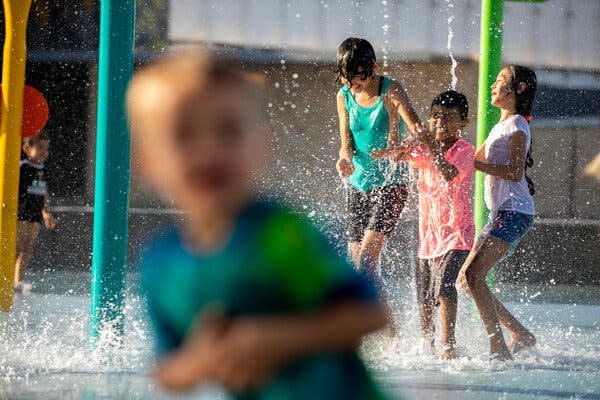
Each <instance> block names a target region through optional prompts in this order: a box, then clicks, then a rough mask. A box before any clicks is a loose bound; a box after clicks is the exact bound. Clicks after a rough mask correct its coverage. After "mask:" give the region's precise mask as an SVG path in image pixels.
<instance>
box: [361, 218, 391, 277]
mask: <svg viewBox="0 0 600 400" xmlns="http://www.w3.org/2000/svg"><path fill="white" fill-rule="evenodd" d="M386 240H387V235H385V234H383V233H379V232H375V231H371V230H366V231H365V236H363V240H362V242H361V247H360V253H359V265H360V268H361V269H362V268H366V272H367V273H368V274H369V275H370V276H372V277H373V278H374V279H376V277H378V276H379V274H378V273H377V262H378V261H379V255H380V254H381V249H382V248H383V245H384V244H385V241H386Z"/></svg>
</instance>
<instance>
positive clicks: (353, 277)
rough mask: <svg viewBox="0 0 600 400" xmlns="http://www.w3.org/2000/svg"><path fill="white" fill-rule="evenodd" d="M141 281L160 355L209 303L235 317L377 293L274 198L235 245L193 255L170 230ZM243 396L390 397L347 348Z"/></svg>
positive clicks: (147, 259)
mask: <svg viewBox="0 0 600 400" xmlns="http://www.w3.org/2000/svg"><path fill="white" fill-rule="evenodd" d="M142 287H143V288H144V290H145V294H146V296H147V302H148V308H149V312H150V315H151V319H152V321H153V325H154V328H155V333H156V339H157V344H158V351H159V352H162V353H164V352H169V351H171V350H173V349H175V348H177V347H178V346H179V345H180V344H181V343H182V341H183V340H184V338H185V336H186V335H187V334H188V333H189V332H190V330H191V329H192V328H194V327H195V326H197V325H195V324H196V323H197V322H198V320H197V317H198V315H199V314H200V313H201V312H206V311H209V310H211V309H212V310H213V311H215V310H219V312H220V313H223V314H225V315H226V316H229V317H236V316H242V315H243V316H252V315H273V314H289V313H306V312H314V311H318V310H320V309H323V308H324V307H327V306H328V305H330V304H333V303H335V302H338V301H342V300H348V299H359V300H373V301H374V300H376V299H377V292H376V290H375V288H374V286H373V285H372V283H371V282H370V281H369V280H368V279H367V278H366V277H363V276H361V275H359V274H358V273H357V272H356V271H355V270H354V269H353V268H352V267H351V266H350V265H349V264H348V263H347V262H346V261H345V260H344V259H343V258H342V257H341V256H339V255H338V254H337V253H336V252H335V251H334V250H333V249H332V248H331V246H330V245H329V244H328V243H327V242H326V240H325V239H324V237H323V236H322V235H321V234H320V232H318V231H317V230H316V229H315V228H314V227H312V225H311V224H310V223H309V222H307V221H305V220H304V219H302V218H300V217H299V216H297V215H296V214H294V213H293V212H291V211H289V210H288V209H286V208H284V207H281V206H278V205H273V204H270V203H255V204H252V205H251V206H249V207H248V209H247V210H246V211H245V212H244V213H243V214H242V215H241V216H240V218H239V221H238V224H237V226H236V228H235V230H234V233H233V236H232V237H231V239H230V240H229V242H228V244H227V245H226V246H225V247H224V248H223V249H221V250H219V251H217V252H215V253H211V254H194V253H190V252H189V251H188V250H186V249H185V247H184V246H183V244H182V240H181V237H180V236H179V233H178V232H177V230H176V229H170V230H168V231H167V232H165V233H164V234H162V235H161V236H160V237H158V238H157V239H156V240H155V241H154V242H153V243H152V244H151V245H150V246H149V248H148V250H147V251H146V253H145V256H144V257H143V260H142ZM209 312H210V311H209ZM200 329H201V327H200ZM236 398H237V399H257V400H258V399H260V400H271V399H273V400H286V399H290V400H292V399H357V400H359V399H381V398H383V396H382V395H381V393H380V391H379V389H378V388H377V387H376V386H375V384H374V383H373V380H372V378H371V377H370V375H369V373H368V372H367V370H366V369H365V366H364V365H363V363H362V361H361V360H360V359H359V358H358V356H357V354H356V353H355V352H353V351H347V352H339V353H331V354H319V355H315V356H311V357H306V358H305V359H302V360H299V361H298V362H296V363H294V364H293V365H291V366H289V367H288V368H286V369H285V370H284V371H283V372H282V373H281V374H280V375H279V376H278V377H277V378H276V379H274V380H273V381H272V382H270V383H269V384H268V385H266V386H265V387H264V388H263V389H261V390H260V391H256V392H252V393H245V394H243V395H240V396H236Z"/></svg>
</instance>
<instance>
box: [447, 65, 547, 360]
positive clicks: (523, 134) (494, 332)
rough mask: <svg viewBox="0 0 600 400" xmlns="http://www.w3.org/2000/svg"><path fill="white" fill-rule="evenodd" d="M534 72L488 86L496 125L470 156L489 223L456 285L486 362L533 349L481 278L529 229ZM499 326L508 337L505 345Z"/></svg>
mask: <svg viewBox="0 0 600 400" xmlns="http://www.w3.org/2000/svg"><path fill="white" fill-rule="evenodd" d="M535 89H536V77H535V73H534V72H533V71H532V70H531V69H529V68H527V67H522V66H518V65H514V66H508V67H506V68H504V69H503V70H502V71H500V73H499V74H498V78H497V79H496V82H495V83H494V84H493V85H492V105H493V106H495V107H498V108H500V111H501V115H500V121H499V122H498V123H497V124H496V126H494V128H493V129H492V131H491V132H490V134H489V137H488V138H487V140H486V141H485V143H484V144H483V146H481V147H480V148H479V149H478V150H477V153H476V154H475V168H476V169H478V170H479V171H482V172H483V173H485V174H486V178H485V189H486V204H487V206H488V208H489V209H490V222H489V223H488V225H486V227H485V228H484V230H483V232H482V235H481V236H480V237H479V239H478V240H477V241H476V242H475V244H474V245H473V249H472V250H471V253H470V254H469V257H468V258H467V260H466V261H465V264H464V265H463V267H462V269H461V271H460V273H459V276H458V280H457V282H458V283H459V284H460V285H461V286H462V287H463V288H464V289H465V291H466V292H467V293H468V294H469V295H471V297H473V300H475V304H476V305H477V309H478V310H479V314H480V315H481V319H482V321H483V324H484V326H485V329H486V330H487V333H488V335H489V338H490V354H491V357H492V358H496V359H499V360H509V359H511V358H512V355H511V351H510V350H509V347H512V351H513V352H514V351H518V350H519V349H523V348H525V347H530V346H533V345H534V344H535V342H536V339H535V336H534V335H533V334H532V333H531V332H529V331H528V330H527V329H526V328H525V327H524V326H523V325H522V324H521V323H520V322H519V321H518V320H517V319H516V318H515V317H514V316H513V315H512V314H511V313H510V311H508V310H507V309H506V308H505V307H504V306H503V305H502V304H501V303H500V301H498V299H497V298H496V297H495V296H494V295H493V294H492V292H491V291H490V289H489V287H488V285H487V282H486V276H487V273H488V272H489V270H490V269H492V268H493V267H494V266H495V265H496V264H497V263H498V262H499V261H500V260H502V258H504V256H505V255H506V254H507V253H508V252H509V251H511V250H514V248H515V247H516V245H517V244H518V243H519V241H520V240H521V238H522V237H523V236H524V235H525V234H526V233H527V232H528V231H529V229H530V228H531V225H532V224H533V215H534V214H535V207H534V204H533V197H532V194H533V193H534V187H533V182H532V181H531V180H530V179H529V178H528V177H527V176H526V174H525V172H526V169H527V167H531V166H532V165H533V159H532V158H531V132H530V129H529V123H528V119H529V118H530V117H529V115H530V112H531V106H532V103H533V98H534V96H535ZM500 324H502V325H504V326H505V327H506V329H507V330H508V331H509V332H510V334H511V340H510V343H509V346H507V344H506V342H505V340H504V336H503V333H502V328H501V325H500Z"/></svg>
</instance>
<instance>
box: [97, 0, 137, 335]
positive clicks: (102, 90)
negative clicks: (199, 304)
mask: <svg viewBox="0 0 600 400" xmlns="http://www.w3.org/2000/svg"><path fill="white" fill-rule="evenodd" d="M134 24H135V0H102V1H101V2H100V50H99V65H98V120H97V127H96V186H95V199H94V240H93V252H92V287H91V305H90V339H91V343H92V345H93V344H95V342H96V339H97V337H98V335H99V332H100V330H101V329H103V328H108V327H110V328H112V329H115V330H116V332H118V333H122V332H123V303H124V299H125V272H126V267H127V236H128V232H127V228H128V207H129V168H130V167H129V153H130V138H129V128H128V124H127V119H126V115H125V93H126V90H127V85H128V83H129V80H130V79H131V75H132V73H133V37H134Z"/></svg>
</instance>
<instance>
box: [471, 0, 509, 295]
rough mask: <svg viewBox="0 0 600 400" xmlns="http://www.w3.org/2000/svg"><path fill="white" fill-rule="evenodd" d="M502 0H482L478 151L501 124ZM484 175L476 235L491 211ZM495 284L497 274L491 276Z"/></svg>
mask: <svg viewBox="0 0 600 400" xmlns="http://www.w3.org/2000/svg"><path fill="white" fill-rule="evenodd" d="M503 13H504V1H503V0H481V37H480V42H481V43H480V47H479V55H480V59H479V93H478V97H477V148H479V146H481V145H482V144H483V142H484V141H485V139H486V138H487V135H488V133H489V132H490V130H491V129H492V127H493V126H494V124H495V123H496V122H497V121H498V118H499V113H500V111H499V110H498V109H497V108H496V107H492V105H491V95H492V89H491V86H492V84H493V83H494V82H495V81H496V76H497V75H498V72H500V68H501V66H502V20H503ZM483 193H484V188H483V173H481V172H479V171H478V172H476V173H475V201H474V216H475V227H476V229H477V234H479V232H481V229H482V228H483V227H484V225H485V223H486V221H487V217H488V210H487V207H486V206H485V201H484V194H483ZM488 283H489V284H491V285H493V284H494V270H493V269H492V270H491V271H490V273H489V274H488Z"/></svg>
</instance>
